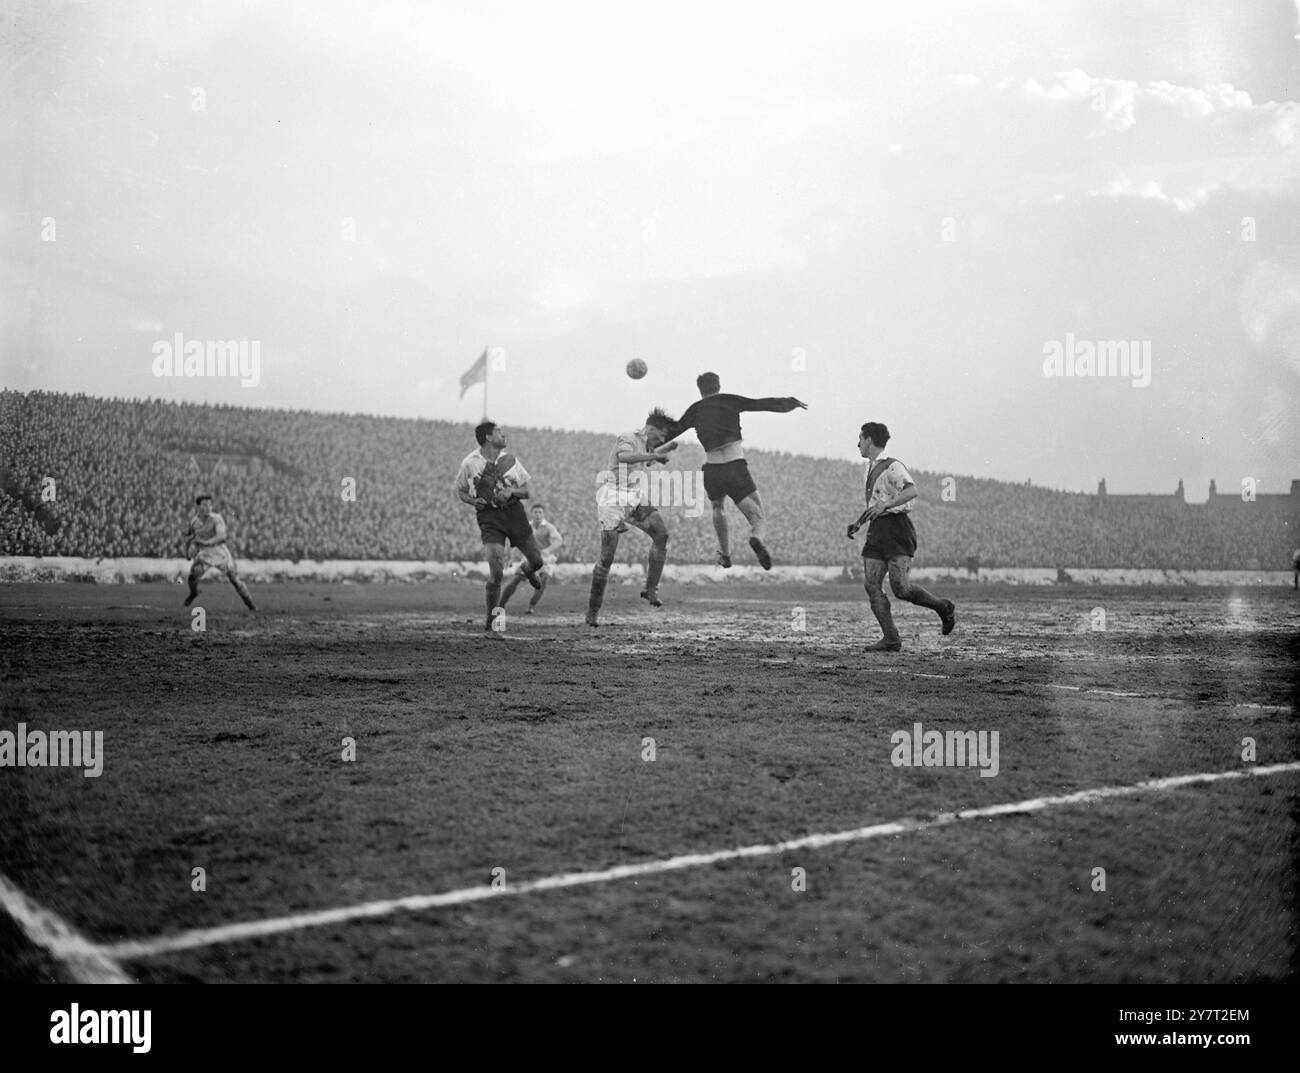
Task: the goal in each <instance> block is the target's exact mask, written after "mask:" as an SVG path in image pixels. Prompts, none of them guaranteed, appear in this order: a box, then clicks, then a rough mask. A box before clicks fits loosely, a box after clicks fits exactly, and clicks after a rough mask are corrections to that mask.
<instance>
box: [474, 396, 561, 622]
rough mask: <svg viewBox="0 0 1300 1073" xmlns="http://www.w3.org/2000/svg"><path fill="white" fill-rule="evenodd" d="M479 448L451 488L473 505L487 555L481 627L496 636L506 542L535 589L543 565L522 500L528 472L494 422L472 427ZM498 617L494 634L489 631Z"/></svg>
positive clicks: (502, 612) (501, 611)
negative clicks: (520, 556)
mask: <svg viewBox="0 0 1300 1073" xmlns="http://www.w3.org/2000/svg"><path fill="white" fill-rule="evenodd" d="M474 438H475V439H476V440H478V444H479V446H478V450H476V451H473V452H472V453H470V454H468V455H466V456H465V459H464V461H463V462H461V464H460V469H459V471H458V472H457V473H456V481H455V484H454V486H453V488H454V491H455V492H456V495H457V496H458V497H459V498H460V501H461V502H462V503H467V504H469V506H471V507H473V508H474V510H475V512H476V514H477V520H478V528H479V533H480V534H481V535H482V538H483V546H484V547H485V548H486V549H487V556H488V581H487V621H486V624H485V625H484V629H485V630H486V631H488V633H489V634H495V633H496V632H499V630H500V629H503V628H504V624H505V610H504V609H503V608H502V607H501V605H500V598H501V579H502V578H503V577H504V576H505V567H506V556H507V552H506V541H507V540H508V541H509V542H510V543H511V544H513V545H514V546H515V547H516V548H518V549H519V550H520V551H522V552H523V553H524V557H525V558H526V559H527V561H528V562H527V568H526V569H525V571H524V577H526V578H527V579H528V583H529V584H530V585H532V586H533V588H535V589H540V588H541V584H542V583H541V581H540V580H539V579H538V577H537V571H539V570H541V568H542V566H543V565H544V564H543V562H542V553H541V551H540V550H539V549H538V547H537V540H536V538H535V537H534V536H533V530H532V527H531V526H530V525H529V524H528V515H527V514H525V513H524V505H523V503H522V502H521V500H524V499H527V498H528V497H529V495H530V494H531V493H530V491H529V488H528V482H529V480H530V478H529V476H528V471H527V470H526V469H524V467H523V464H522V463H521V462H520V461H519V459H517V458H516V457H515V456H514V455H512V454H510V453H509V452H508V451H506V433H505V429H503V428H502V427H501V426H500V425H498V424H497V423H496V422H494V421H486V420H485V421H483V422H481V423H480V424H479V425H478V426H477V427H476V428H475V429H474ZM494 616H499V625H498V630H497V631H494V630H493V628H492V620H493V617H494Z"/></svg>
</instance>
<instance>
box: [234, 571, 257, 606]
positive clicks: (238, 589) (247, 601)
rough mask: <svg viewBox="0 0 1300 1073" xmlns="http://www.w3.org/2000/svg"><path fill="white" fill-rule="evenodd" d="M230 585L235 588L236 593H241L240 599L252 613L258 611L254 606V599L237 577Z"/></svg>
mask: <svg viewBox="0 0 1300 1073" xmlns="http://www.w3.org/2000/svg"><path fill="white" fill-rule="evenodd" d="M230 583H231V584H232V585H234V586H235V591H236V592H237V593H239V598H240V599H241V600H243V601H244V606H245V607H247V608H248V609H249V610H250V611H256V610H257V608H255V607H254V606H253V598H252V597H251V596H249V595H248V589H247V588H245V586H244V583H243V582H242V581H240V580H239V578H237V577H232V578H231V579H230Z"/></svg>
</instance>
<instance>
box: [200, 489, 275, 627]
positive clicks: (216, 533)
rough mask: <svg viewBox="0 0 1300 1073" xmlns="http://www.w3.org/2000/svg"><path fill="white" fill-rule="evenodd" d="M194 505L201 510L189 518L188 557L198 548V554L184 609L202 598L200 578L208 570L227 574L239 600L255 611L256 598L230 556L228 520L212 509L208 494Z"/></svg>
mask: <svg viewBox="0 0 1300 1073" xmlns="http://www.w3.org/2000/svg"><path fill="white" fill-rule="evenodd" d="M194 505H195V506H196V507H197V508H198V510H197V512H196V513H195V515H194V517H192V518H191V519H190V527H189V529H187V530H186V531H185V554H186V555H187V556H188V555H189V554H190V549H191V548H192V547H193V548H197V549H198V550H197V554H195V556H194V562H193V564H192V565H191V566H190V576H189V585H190V594H189V595H188V596H187V597H185V606H186V607H189V606H190V604H192V603H193V602H194V601H195V600H197V599H198V596H199V578H201V577H202V576H203V575H204V574H205V573H207V571H208V569H209V568H211V569H213V570H220V571H221V572H222V573H223V574H225V575H226V579H227V580H228V581H229V582H230V584H232V585H233V586H234V587H235V591H236V592H237V593H239V598H240V599H241V600H243V601H244V606H245V607H247V608H248V610H250V611H256V610H257V608H256V607H254V606H253V598H252V597H251V596H249V595H248V588H247V587H246V586H245V585H244V583H243V582H242V581H240V580H239V572H238V570H237V568H236V567H235V557H234V556H233V555H231V554H230V549H229V548H228V547H226V521H225V519H224V518H222V517H221V515H220V514H217V513H216V512H215V511H213V509H212V497H211V496H208V495H203V496H199V497H198V498H197V499H196V500H195V501H194Z"/></svg>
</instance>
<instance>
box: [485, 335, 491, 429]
mask: <svg viewBox="0 0 1300 1073" xmlns="http://www.w3.org/2000/svg"><path fill="white" fill-rule="evenodd" d="M489 349H490V347H489V346H488V345H484V347H483V420H484V421H486V420H487V381H488V366H489V365H491V364H492V363H491V362H490V361H488V350H489Z"/></svg>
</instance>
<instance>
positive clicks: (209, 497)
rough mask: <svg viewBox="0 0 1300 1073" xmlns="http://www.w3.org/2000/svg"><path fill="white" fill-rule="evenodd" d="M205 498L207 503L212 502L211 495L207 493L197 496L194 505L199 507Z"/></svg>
mask: <svg viewBox="0 0 1300 1073" xmlns="http://www.w3.org/2000/svg"><path fill="white" fill-rule="evenodd" d="M205 499H206V500H207V501H208V502H209V503H211V502H212V497H211V496H209V495H201V496H199V497H198V499H196V500H195V501H194V505H195V506H196V507H201V506H202V505H203V501H204V500H205Z"/></svg>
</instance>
